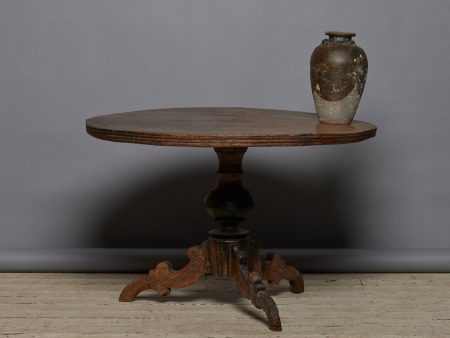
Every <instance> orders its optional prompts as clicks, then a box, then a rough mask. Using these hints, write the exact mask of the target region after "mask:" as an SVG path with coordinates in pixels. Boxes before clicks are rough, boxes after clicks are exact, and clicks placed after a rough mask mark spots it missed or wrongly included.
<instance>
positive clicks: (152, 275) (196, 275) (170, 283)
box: [119, 246, 206, 302]
mask: <svg viewBox="0 0 450 338" xmlns="http://www.w3.org/2000/svg"><path fill="white" fill-rule="evenodd" d="M187 255H188V257H189V263H188V264H187V265H186V266H185V267H184V268H182V269H180V270H177V271H176V270H173V269H172V264H171V263H170V262H168V261H163V262H161V263H159V264H158V265H157V266H156V268H155V269H154V270H150V271H149V273H148V275H147V276H143V277H139V278H136V279H134V280H133V281H131V282H130V283H128V285H127V286H126V287H125V288H124V289H123V290H122V293H121V294H120V297H119V300H120V301H121V302H131V301H133V300H134V299H135V298H136V296H137V295H138V294H139V293H141V292H142V291H144V290H148V289H153V290H155V291H156V292H157V293H158V294H159V295H160V296H168V295H169V294H170V290H171V289H173V288H184V287H186V286H189V285H192V284H194V283H195V282H197V281H198V280H199V279H200V278H202V277H203V276H204V275H205V271H206V252H205V249H204V247H203V246H193V247H191V248H189V249H188V251H187Z"/></svg>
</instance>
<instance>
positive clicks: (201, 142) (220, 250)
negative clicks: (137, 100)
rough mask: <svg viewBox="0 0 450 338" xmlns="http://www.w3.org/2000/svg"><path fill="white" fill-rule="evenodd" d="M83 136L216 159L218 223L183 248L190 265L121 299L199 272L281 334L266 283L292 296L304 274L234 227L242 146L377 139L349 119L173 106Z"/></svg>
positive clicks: (92, 122)
mask: <svg viewBox="0 0 450 338" xmlns="http://www.w3.org/2000/svg"><path fill="white" fill-rule="evenodd" d="M86 128H87V131H88V133H89V134H91V135H92V136H95V137H97V138H100V139H104V140H109V141H117V142H128V143H143V144H152V145H166V146H193V147H212V148H214V151H215V152H216V154H217V157H218V160H219V169H218V171H217V174H218V183H217V186H216V187H215V188H214V189H213V190H212V191H211V192H210V193H209V194H208V196H207V198H206V199H205V208H206V210H207V212H208V213H209V214H210V215H211V216H212V217H213V218H214V220H215V221H216V222H217V223H218V224H219V228H217V229H213V230H211V231H209V238H208V240H206V241H204V242H203V243H202V245H200V246H194V247H191V248H189V250H188V257H189V263H188V264H187V265H186V266H185V267H183V268H182V269H180V270H174V269H172V266H171V264H170V262H166V261H164V262H161V263H159V264H158V265H157V266H156V268H155V269H153V270H150V271H149V273H148V275H146V276H142V277H139V278H136V279H134V280H133V281H131V282H130V283H128V285H127V286H126V287H125V288H124V289H123V290H122V293H121V295H120V297H119V300H120V301H122V302H130V301H133V300H134V299H135V298H136V297H137V296H138V295H139V294H140V293H141V292H143V291H144V290H147V289H152V290H155V291H156V292H157V293H158V294H159V295H162V296H167V295H169V293H170V291H171V289H172V288H184V287H187V286H189V285H192V284H194V283H196V282H198V281H199V280H200V279H201V278H202V277H203V276H204V275H205V274H212V275H214V276H220V277H229V278H231V279H233V280H234V281H235V283H236V285H237V287H238V288H239V290H240V293H241V295H242V296H243V297H245V298H248V299H249V300H250V301H251V302H252V304H253V305H254V306H255V307H257V308H259V309H262V310H263V311H264V312H265V314H266V317H267V322H268V326H269V328H270V329H271V330H273V331H281V329H282V325H281V319H280V315H279V312H278V307H277V305H276V303H275V301H274V300H273V298H272V297H271V295H270V294H269V293H268V292H267V291H266V286H265V283H264V282H267V283H268V284H270V285H277V284H279V283H280V282H281V281H282V280H288V281H289V283H290V285H291V292H293V293H302V292H303V291H304V282H303V276H302V274H301V273H300V272H299V271H298V270H297V269H296V268H295V267H293V266H290V265H288V264H287V263H286V262H285V261H284V259H283V258H282V257H280V256H279V255H277V254H275V253H271V254H269V255H268V256H267V258H266V259H265V260H262V259H261V258H260V257H259V254H258V252H259V244H258V243H257V242H256V241H254V240H252V239H251V238H250V237H249V235H248V233H249V232H248V230H246V229H241V228H240V227H239V223H240V222H242V221H243V220H244V219H245V216H246V214H248V213H249V212H250V211H251V210H252V209H253V208H254V203H253V199H252V197H251V195H250V193H249V191H248V190H246V189H245V188H244V186H243V185H242V180H241V177H242V174H243V170H242V159H243V157H244V154H245V152H246V150H247V148H248V147H254V146H305V145H314V144H338V143H351V142H358V141H362V140H365V139H367V138H369V137H373V136H375V133H376V127H375V126H374V125H372V124H369V123H366V122H359V121H354V122H353V123H352V124H348V125H338V124H325V123H319V122H318V119H317V117H316V115H315V114H310V113H303V112H296V111H286V110H271V109H257V108H233V107H222V108H172V109H153V110H143V111H136V112H129V113H117V114H110V115H104V116H99V117H94V118H90V119H88V120H87V121H86Z"/></svg>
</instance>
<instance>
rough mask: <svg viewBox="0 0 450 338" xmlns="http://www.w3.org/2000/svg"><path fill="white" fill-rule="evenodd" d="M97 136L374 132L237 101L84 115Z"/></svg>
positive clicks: (274, 138) (194, 138)
mask: <svg viewBox="0 0 450 338" xmlns="http://www.w3.org/2000/svg"><path fill="white" fill-rule="evenodd" d="M86 129H87V132H88V133H89V134H90V135H92V136H94V137H97V138H100V139H103V140H108V141H115V142H126V143H141V144H151V145H165V146H184V147H266V146H307V145H317V144H340V143H352V142H359V141H362V140H365V139H368V138H370V137H373V136H375V133H376V130H377V127H376V126H374V125H373V124H370V123H366V122H361V121H353V122H352V123H351V124H350V125H341V124H326V123H319V121H318V119H317V116H316V114H311V113H304V112H299V111H288V110H273V109H259V108H237V107H202V108H168V109H152V110H141V111H135V112H127V113H116V114H110V115H103V116H97V117H93V118H89V119H87V120H86Z"/></svg>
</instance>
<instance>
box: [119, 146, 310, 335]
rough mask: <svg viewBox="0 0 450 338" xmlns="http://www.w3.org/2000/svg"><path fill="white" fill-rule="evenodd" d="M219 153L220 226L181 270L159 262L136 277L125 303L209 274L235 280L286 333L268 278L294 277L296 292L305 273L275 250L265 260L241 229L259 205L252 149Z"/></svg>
mask: <svg viewBox="0 0 450 338" xmlns="http://www.w3.org/2000/svg"><path fill="white" fill-rule="evenodd" d="M214 150H215V151H216V153H217V155H218V157H219V170H218V176H219V180H218V185H217V186H216V187H215V188H214V189H213V190H212V191H211V192H210V193H209V195H208V196H207V197H206V200H205V206H206V209H207V211H208V213H209V214H210V215H211V216H212V217H214V219H215V221H216V222H218V223H219V224H220V227H219V228H217V229H214V230H211V231H209V239H208V240H206V241H204V242H203V243H202V244H201V245H199V246H193V247H191V248H189V249H188V251H187V255H188V257H189V260H190V261H189V263H188V264H187V265H186V266H185V267H183V268H182V269H180V270H173V269H172V266H171V264H170V262H167V261H164V262H161V263H159V264H158V265H157V266H156V268H155V269H153V270H150V272H149V273H148V275H146V276H143V277H139V278H136V279H135V280H133V281H131V282H130V283H129V284H128V285H127V286H126V287H125V288H124V289H123V291H122V293H121V294H120V298H119V300H120V301H122V302H130V301H133V300H134V299H135V298H136V296H137V295H138V294H139V293H140V292H142V291H144V290H147V289H153V290H155V291H156V292H157V293H158V294H159V295H161V296H167V295H169V293H170V290H171V289H173V288H183V287H186V286H189V285H192V284H194V283H195V282H197V281H198V280H199V279H201V278H202V277H203V276H204V275H205V274H207V273H210V274H213V275H215V276H221V277H230V278H233V279H234V280H235V282H236V284H237V286H238V288H239V290H240V292H241V295H242V296H243V297H246V298H248V299H250V300H251V302H252V303H253V305H255V306H256V307H257V308H259V309H262V310H263V311H264V312H265V313H266V315H267V319H268V322H269V328H270V329H271V330H274V331H281V321H280V316H279V314H278V308H277V305H276V304H275V302H274V300H273V299H272V297H271V296H270V295H269V294H268V293H267V291H265V286H264V284H263V282H262V281H263V280H265V281H267V282H268V283H269V284H271V285H277V284H279V283H280V281H281V280H282V279H286V280H289V283H290V286H291V291H292V292H294V293H301V292H303V290H304V284H303V277H302V275H301V273H300V272H299V271H298V270H297V269H296V268H294V267H292V266H289V265H287V264H286V263H285V261H284V260H283V259H282V258H281V257H280V256H279V255H278V254H275V253H271V254H268V255H267V257H266V259H265V260H264V261H263V260H262V259H261V258H260V257H259V255H258V252H259V244H258V243H257V242H255V241H254V240H252V239H251V238H250V237H249V235H248V230H245V229H241V228H239V223H240V222H241V221H242V220H244V216H245V214H246V213H248V212H250V211H251V210H252V209H253V207H254V204H253V200H252V197H251V195H250V194H249V192H248V191H247V190H246V189H245V188H244V187H243V186H242V182H241V176H242V173H243V171H242V158H243V156H244V153H245V151H246V150H247V148H242V147H239V148H214Z"/></svg>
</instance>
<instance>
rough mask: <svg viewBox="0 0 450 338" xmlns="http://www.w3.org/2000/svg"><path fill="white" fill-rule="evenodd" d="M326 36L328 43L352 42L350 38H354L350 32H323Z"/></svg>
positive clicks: (353, 34)
mask: <svg viewBox="0 0 450 338" xmlns="http://www.w3.org/2000/svg"><path fill="white" fill-rule="evenodd" d="M325 34H326V35H328V41H332V42H342V41H352V37H354V36H355V35H356V34H355V33H350V32H335V31H332V32H325Z"/></svg>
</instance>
